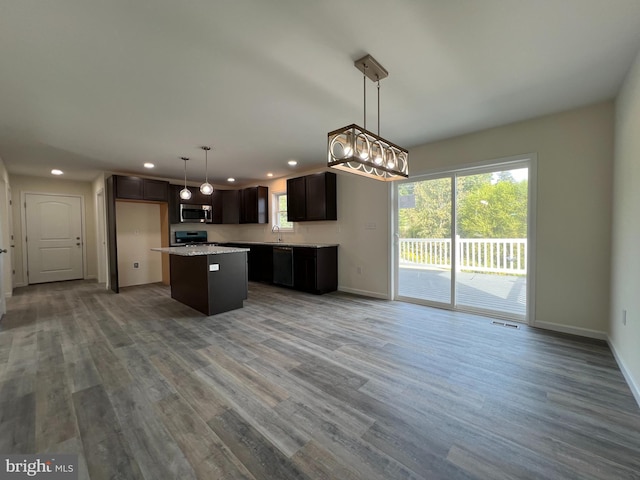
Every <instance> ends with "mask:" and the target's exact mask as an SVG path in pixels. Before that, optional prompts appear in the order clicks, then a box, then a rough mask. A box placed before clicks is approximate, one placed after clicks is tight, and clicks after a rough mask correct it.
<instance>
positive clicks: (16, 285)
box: [13, 282, 28, 288]
mask: <svg viewBox="0 0 640 480" xmlns="http://www.w3.org/2000/svg"><path fill="white" fill-rule="evenodd" d="M27 285H28V284H27V283H23V282H18V283H14V284H13V288H18V287H26V286H27Z"/></svg>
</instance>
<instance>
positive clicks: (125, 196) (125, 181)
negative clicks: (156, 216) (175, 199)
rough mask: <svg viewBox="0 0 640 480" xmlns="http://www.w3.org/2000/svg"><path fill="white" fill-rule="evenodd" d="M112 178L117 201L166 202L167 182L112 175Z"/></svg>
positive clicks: (167, 194)
mask: <svg viewBox="0 0 640 480" xmlns="http://www.w3.org/2000/svg"><path fill="white" fill-rule="evenodd" d="M113 177H114V184H115V185H114V187H115V197H116V198H117V199H122V200H146V201H150V202H166V201H167V200H168V197H169V182H165V181H163V180H153V179H150V178H142V177H129V176H123V175H113Z"/></svg>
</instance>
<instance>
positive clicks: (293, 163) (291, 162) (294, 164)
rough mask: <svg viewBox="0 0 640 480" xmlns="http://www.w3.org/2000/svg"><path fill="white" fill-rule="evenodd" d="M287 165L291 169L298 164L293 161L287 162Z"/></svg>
mask: <svg viewBox="0 0 640 480" xmlns="http://www.w3.org/2000/svg"><path fill="white" fill-rule="evenodd" d="M287 163H288V164H289V165H291V166H292V167H295V166H296V165H297V164H298V162H296V161H295V160H289V161H288V162H287Z"/></svg>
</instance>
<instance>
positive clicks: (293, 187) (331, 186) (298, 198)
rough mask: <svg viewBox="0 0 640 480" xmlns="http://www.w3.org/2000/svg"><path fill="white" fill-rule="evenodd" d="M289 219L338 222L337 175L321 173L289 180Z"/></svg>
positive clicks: (292, 220)
mask: <svg viewBox="0 0 640 480" xmlns="http://www.w3.org/2000/svg"><path fill="white" fill-rule="evenodd" d="M287 219H288V220H289V221H290V222H310V221H318V220H337V219H338V210H337V195H336V174H335V173H332V172H321V173H315V174H313V175H306V176H304V177H297V178H290V179H289V180H287Z"/></svg>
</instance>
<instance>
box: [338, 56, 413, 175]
mask: <svg viewBox="0 0 640 480" xmlns="http://www.w3.org/2000/svg"><path fill="white" fill-rule="evenodd" d="M354 66H355V67H356V68H357V69H358V70H360V71H361V72H362V74H363V82H364V128H363V127H359V126H358V125H356V124H351V125H347V126H346V127H343V128H339V129H338V130H334V131H333V132H329V133H328V141H327V166H329V167H332V168H336V169H339V170H344V171H346V172H350V173H355V174H358V175H362V176H365V177H368V178H373V179H376V180H381V181H384V182H390V181H394V180H402V179H403V178H407V177H408V176H409V151H408V150H407V149H405V148H402V147H399V146H398V145H396V144H395V143H392V142H390V141H389V140H385V139H384V138H382V137H381V136H380V80H382V79H383V78H386V77H387V76H388V75H389V72H387V70H385V68H384V67H383V66H382V65H380V64H379V63H378V62H377V61H376V59H375V58H373V57H372V56H371V55H366V56H364V57H362V58H361V59H360V60H356V61H355V63H354ZM367 79H369V80H371V81H372V82H375V83H376V84H377V86H378V133H377V134H375V133H373V132H370V131H369V130H367Z"/></svg>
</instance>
